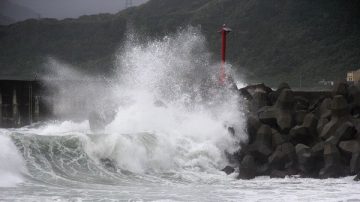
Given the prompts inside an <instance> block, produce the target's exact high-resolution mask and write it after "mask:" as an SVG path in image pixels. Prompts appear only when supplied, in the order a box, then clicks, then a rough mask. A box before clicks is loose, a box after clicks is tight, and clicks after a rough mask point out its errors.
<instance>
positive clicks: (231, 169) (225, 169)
mask: <svg viewBox="0 0 360 202" xmlns="http://www.w3.org/2000/svg"><path fill="white" fill-rule="evenodd" d="M221 171H224V172H225V173H226V174H227V175H230V174H231V173H233V172H235V168H233V167H231V166H226V167H225V168H223V169H222V170H221Z"/></svg>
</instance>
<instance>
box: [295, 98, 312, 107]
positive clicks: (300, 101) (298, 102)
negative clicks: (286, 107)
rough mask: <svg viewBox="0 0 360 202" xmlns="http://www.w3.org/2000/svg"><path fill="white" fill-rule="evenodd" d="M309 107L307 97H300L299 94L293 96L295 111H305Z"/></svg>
mask: <svg viewBox="0 0 360 202" xmlns="http://www.w3.org/2000/svg"><path fill="white" fill-rule="evenodd" d="M309 107H310V102H309V100H308V99H306V98H304V97H301V96H296V97H295V110H297V111H301V110H304V111H307V110H308V109H309Z"/></svg>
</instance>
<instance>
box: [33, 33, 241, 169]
mask: <svg viewBox="0 0 360 202" xmlns="http://www.w3.org/2000/svg"><path fill="white" fill-rule="evenodd" d="M136 39H137V37H136V36H135V35H131V34H130V35H129V38H128V40H127V42H126V44H125V45H124V46H123V48H121V49H120V50H119V52H118V53H117V59H116V62H115V64H116V65H115V66H116V74H115V76H114V78H111V79H110V82H109V81H106V82H93V81H94V78H91V77H89V76H85V78H90V79H85V80H86V81H89V82H86V85H84V86H81V85H78V84H76V85H70V84H69V82H67V83H66V85H67V88H66V90H64V86H62V85H58V84H57V83H55V85H58V86H56V87H57V88H58V89H61V90H62V94H61V99H60V98H59V99H57V102H59V103H56V104H55V105H57V106H66V107H70V108H69V109H68V110H67V111H71V112H75V111H76V110H78V109H76V108H74V107H73V106H74V105H73V104H71V103H69V101H73V100H74V99H77V100H78V101H77V102H80V103H82V104H81V105H82V108H81V110H79V111H81V112H83V114H86V115H87V114H89V113H90V112H91V111H93V110H96V111H106V110H112V111H113V112H114V114H115V116H114V119H113V120H112V121H110V122H109V123H108V124H107V125H106V127H105V128H104V131H102V132H101V133H100V134H90V135H89V136H88V138H87V141H86V142H85V143H84V144H85V149H86V152H87V153H88V154H89V155H90V156H92V157H93V158H95V159H104V158H106V159H111V160H113V161H114V162H115V164H116V166H117V167H118V168H119V169H121V170H127V171H131V172H135V173H165V172H179V171H184V170H192V171H204V172H212V171H215V170H216V171H217V170H218V169H219V168H221V167H222V166H224V165H225V164H226V158H225V155H224V151H228V152H233V151H235V150H236V149H238V142H239V141H240V140H241V139H242V138H245V136H244V133H243V130H242V129H243V120H244V119H243V114H242V109H241V103H240V101H239V98H238V96H237V93H236V92H234V91H232V90H229V89H227V88H223V87H219V86H218V85H217V72H218V65H217V64H212V63H211V62H210V61H211V59H210V57H211V54H209V52H208V51H207V48H206V40H205V38H204V37H203V35H202V34H201V33H200V31H199V29H197V28H188V29H185V30H181V31H179V32H178V33H176V34H174V35H171V36H166V37H164V38H162V39H159V40H150V41H148V42H146V43H142V42H139V40H136ZM48 65H49V66H54V65H56V68H55V70H56V71H57V72H58V73H57V75H61V76H62V77H65V78H67V74H71V77H69V78H71V79H76V77H79V78H78V79H79V80H82V81H84V75H83V74H81V73H74V72H73V71H69V68H68V67H64V66H63V65H59V63H58V62H56V61H54V60H51V61H50V63H49V64H48ZM70 69H71V68H70ZM69 72H70V73H69ZM74 77H75V78H74ZM50 83H52V84H51V85H54V82H53V80H52V81H51V82H50ZM69 85H70V86H69ZM66 107H63V108H62V109H59V111H61V112H62V113H63V114H64V113H65V112H66V110H64V108H66ZM71 107H72V108H71ZM62 124H63V123H62ZM63 125H64V124H63ZM67 125H69V124H67ZM72 125H74V124H72ZM227 126H232V127H234V128H235V130H236V131H237V133H236V134H235V135H232V134H230V133H229V132H228V128H227ZM56 127H57V128H61V127H59V126H58V124H51V125H47V126H45V127H43V128H42V129H40V131H39V130H38V131H37V133H38V134H46V135H54V134H56V129H54V128H56ZM83 127H84V125H83V123H81V124H80V125H79V126H73V132H79V131H78V129H83ZM87 128H88V127H87ZM44 130H45V131H51V134H49V133H47V132H44ZM58 132H59V133H58V134H57V135H59V134H60V133H61V132H64V129H60V130H59V131H58ZM81 133H91V132H90V130H89V129H88V130H87V131H84V130H81Z"/></svg>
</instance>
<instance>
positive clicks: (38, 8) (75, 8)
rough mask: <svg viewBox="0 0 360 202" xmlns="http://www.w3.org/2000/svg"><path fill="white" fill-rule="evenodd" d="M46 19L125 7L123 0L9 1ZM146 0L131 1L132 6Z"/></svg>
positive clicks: (113, 11) (116, 10)
mask: <svg viewBox="0 0 360 202" xmlns="http://www.w3.org/2000/svg"><path fill="white" fill-rule="evenodd" d="M10 1H13V2H14V3H16V4H18V5H22V6H25V7H28V8H30V9H32V10H33V11H35V12H37V13H39V14H40V15H41V17H48V18H59V19H62V18H75V17H78V16H80V15H89V14H98V13H116V12H118V11H120V10H122V9H124V7H125V0H10ZM146 1H147V0H133V4H134V5H138V4H141V3H144V2H146Z"/></svg>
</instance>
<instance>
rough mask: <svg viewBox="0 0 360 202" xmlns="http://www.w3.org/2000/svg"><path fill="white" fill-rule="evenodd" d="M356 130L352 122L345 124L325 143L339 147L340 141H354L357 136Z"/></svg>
mask: <svg viewBox="0 0 360 202" xmlns="http://www.w3.org/2000/svg"><path fill="white" fill-rule="evenodd" d="M356 132H357V131H356V129H355V127H354V125H353V124H352V123H351V122H345V123H343V124H342V125H340V126H339V128H337V129H336V131H335V133H334V134H333V135H332V136H330V137H329V138H328V139H327V140H326V141H325V142H328V143H331V144H334V145H337V144H338V142H339V141H342V140H349V139H352V138H353V137H354V136H355V134H356Z"/></svg>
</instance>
